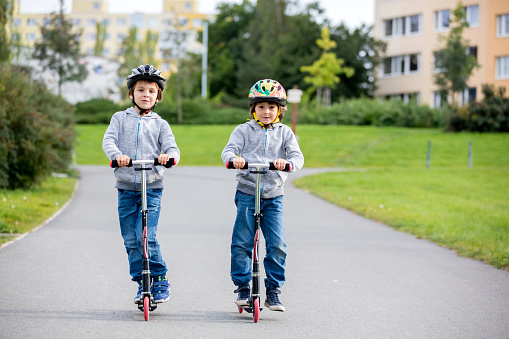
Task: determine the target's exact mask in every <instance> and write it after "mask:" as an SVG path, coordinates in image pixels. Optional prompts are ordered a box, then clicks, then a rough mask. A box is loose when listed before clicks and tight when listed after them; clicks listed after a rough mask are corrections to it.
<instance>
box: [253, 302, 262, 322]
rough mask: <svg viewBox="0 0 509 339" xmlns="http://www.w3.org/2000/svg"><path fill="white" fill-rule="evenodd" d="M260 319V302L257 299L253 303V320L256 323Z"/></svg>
mask: <svg viewBox="0 0 509 339" xmlns="http://www.w3.org/2000/svg"><path fill="white" fill-rule="evenodd" d="M258 319H260V300H259V299H255V300H254V303H253V320H254V322H255V323H257V322H258Z"/></svg>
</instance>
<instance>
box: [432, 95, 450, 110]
mask: <svg viewBox="0 0 509 339" xmlns="http://www.w3.org/2000/svg"><path fill="white" fill-rule="evenodd" d="M446 103H447V94H446V93H442V92H440V91H435V92H433V101H432V102H431V107H432V108H440V107H442V105H445V104H446Z"/></svg>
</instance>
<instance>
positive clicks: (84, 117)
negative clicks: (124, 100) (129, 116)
mask: <svg viewBox="0 0 509 339" xmlns="http://www.w3.org/2000/svg"><path fill="white" fill-rule="evenodd" d="M75 107H76V112H75V119H76V123H77V124H109V122H110V119H111V116H112V115H113V114H114V113H115V112H118V111H123V110H124V109H125V108H123V107H122V106H120V105H117V104H116V103H114V102H113V101H111V100H108V99H92V100H88V101H83V102H78V103H77V104H76V106H75Z"/></svg>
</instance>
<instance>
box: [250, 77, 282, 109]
mask: <svg viewBox="0 0 509 339" xmlns="http://www.w3.org/2000/svg"><path fill="white" fill-rule="evenodd" d="M262 101H266V102H275V103H277V104H279V105H281V106H286V91H285V89H284V88H283V86H281V84H280V83H279V82H277V81H276V80H272V79H263V80H259V81H258V82H257V83H256V84H254V85H253V87H251V90H250V91H249V105H253V104H256V103H257V102H262Z"/></svg>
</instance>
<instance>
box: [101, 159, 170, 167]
mask: <svg viewBox="0 0 509 339" xmlns="http://www.w3.org/2000/svg"><path fill="white" fill-rule="evenodd" d="M141 162H144V160H135V161H134V164H135V165H137V164H141ZM148 163H150V160H149V162H148ZM152 165H153V166H164V167H166V168H170V167H172V166H174V165H175V158H170V159H169V160H168V162H166V165H163V164H161V163H160V162H159V159H158V158H154V160H153V161H152ZM132 166H133V159H129V164H128V165H127V167H132ZM110 167H111V168H116V167H120V166H119V165H118V162H117V160H111V161H110Z"/></svg>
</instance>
